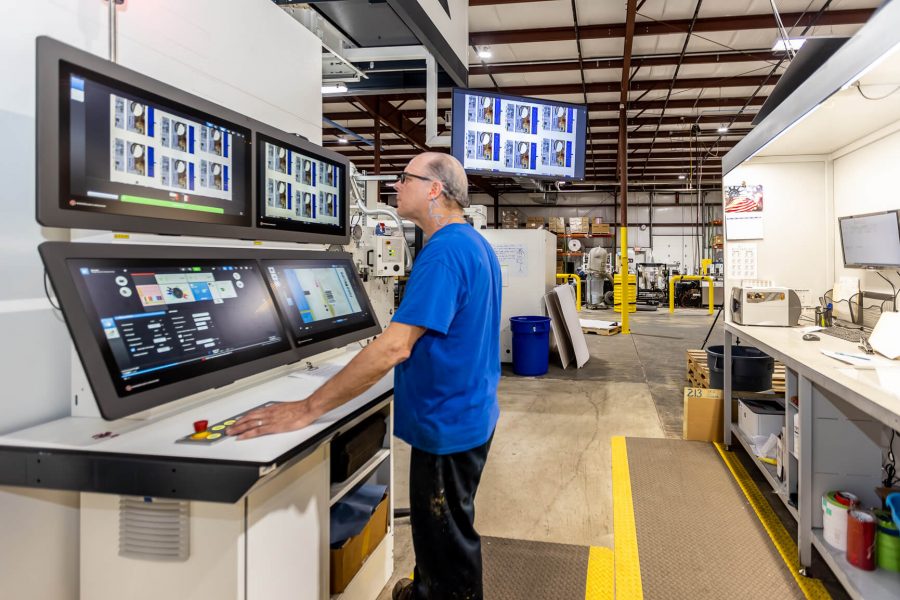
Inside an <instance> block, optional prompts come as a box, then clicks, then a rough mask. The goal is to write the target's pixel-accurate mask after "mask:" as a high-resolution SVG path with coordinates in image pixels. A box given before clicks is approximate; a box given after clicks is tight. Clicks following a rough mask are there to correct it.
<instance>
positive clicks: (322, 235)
mask: <svg viewBox="0 0 900 600" xmlns="http://www.w3.org/2000/svg"><path fill="white" fill-rule="evenodd" d="M256 166H257V173H256V185H257V194H256V196H257V204H258V206H257V224H258V226H259V227H260V228H271V229H281V230H285V231H297V232H303V233H305V234H308V235H309V239H310V241H322V242H326V243H327V242H337V243H341V242H342V241H346V240H340V239H335V236H337V237H338V238H341V237H342V236H344V235H345V234H346V231H347V219H348V216H349V204H348V192H349V187H348V177H349V171H350V163H349V161H348V160H347V159H346V158H345V157H343V156H341V155H340V154H338V153H336V152H330V151H328V150H325V149H324V148H320V147H318V146H315V145H313V144H311V143H309V142H306V141H305V140H302V139H301V138H299V137H297V136H287V135H284V134H280V135H267V134H265V133H262V132H258V133H257V134H256Z"/></svg>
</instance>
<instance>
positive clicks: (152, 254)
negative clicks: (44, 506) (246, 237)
mask: <svg viewBox="0 0 900 600" xmlns="http://www.w3.org/2000/svg"><path fill="white" fill-rule="evenodd" d="M113 249H114V250H115V257H116V258H121V259H124V260H131V259H142V260H184V261H188V262H189V261H194V260H217V261H222V260H225V261H227V260H254V261H256V263H257V265H258V268H259V269H260V275H261V276H262V278H263V280H264V281H265V283H266V292H267V293H268V294H269V295H270V297H271V299H272V304H273V307H274V309H275V311H276V314H277V315H278V319H279V324H280V325H281V328H282V330H283V334H284V337H285V339H286V340H287V341H288V343H289V348H288V349H287V350H284V351H281V352H278V353H275V354H272V355H270V356H266V357H262V358H257V359H254V360H250V361H247V362H245V363H241V364H237V365H233V366H229V367H226V368H224V369H220V370H218V371H214V372H211V373H203V374H201V375H198V376H196V377H192V378H189V379H185V380H182V381H178V382H174V383H170V384H167V385H164V386H160V387H157V388H153V389H149V390H147V391H143V392H137V393H133V394H131V395H128V396H124V397H123V396H119V394H118V392H117V390H116V386H115V383H114V382H113V380H112V377H113V374H112V373H111V372H110V370H109V368H108V366H107V363H106V360H105V358H104V355H103V350H102V348H101V347H100V344H99V342H98V340H97V338H96V336H95V333H94V327H93V325H92V323H91V322H90V319H89V316H88V315H89V313H88V311H87V310H86V308H85V306H84V304H83V302H82V298H81V295H80V294H79V293H78V289H77V286H76V283H75V281H74V279H73V275H72V273H71V272H70V270H69V268H68V264H67V262H68V261H69V260H70V259H108V258H109V256H110V252H111V250H113ZM38 252H39V253H40V256H41V259H42V261H43V263H44V267H45V269H46V271H47V274H48V276H49V278H50V282H51V283H52V285H53V290H54V292H55V295H56V297H57V299H58V301H59V306H60V309H61V311H62V313H63V316H64V317H65V322H66V327H67V328H68V330H69V334H70V337H71V339H72V343H73V345H74V346H75V350H76V352H77V354H78V356H79V359H80V361H81V364H82V366H83V368H84V373H85V375H86V377H87V380H88V383H89V385H90V387H91V391H92V392H93V394H94V398H95V400H96V402H97V408H98V409H99V412H100V415H101V416H102V417H103V418H104V419H106V420H109V421H112V420H115V419H120V418H123V417H127V416H130V415H133V414H135V413H139V412H143V411H146V410H149V409H151V408H155V407H158V406H161V405H164V404H168V403H169V402H174V401H176V400H180V399H182V398H185V397H188V396H191V395H193V394H197V393H200V392H205V391H208V390H211V389H213V388H221V387H224V386H227V385H229V384H231V383H233V382H235V381H237V380H239V379H243V378H245V377H250V376H252V375H257V374H260V373H263V372H265V371H268V370H271V369H274V368H276V367H281V366H284V365H289V364H291V363H294V362H297V361H299V360H302V359H304V358H308V357H310V356H313V355H315V354H319V353H321V352H325V351H327V350H331V349H334V348H340V347H343V346H345V345H347V344H350V343H353V342H356V341H360V340H363V339H365V338H368V337H371V336H373V335H377V334H379V333H381V327H380V326H378V325H376V326H375V327H367V328H365V329H360V330H357V331H353V332H350V333H346V334H342V335H340V336H337V337H334V338H329V339H325V340H321V341H318V342H316V343H314V344H309V345H305V346H301V347H297V346H296V345H295V344H294V339H293V338H294V336H293V333H292V332H291V330H290V329H289V327H288V326H287V325H286V324H285V320H284V317H283V315H282V314H281V312H280V310H279V303H278V300H277V299H276V297H275V296H274V295H273V294H272V290H271V288H270V286H269V283H268V278H267V277H266V276H265V273H264V272H263V268H264V267H263V263H262V261H263V260H286V259H304V258H308V259H321V258H322V257H323V256H325V255H327V256H329V257H332V258H333V259H335V260H346V261H348V263H349V264H350V265H352V264H353V258H352V255H350V254H349V253H346V252H324V251H316V250H275V249H265V248H212V247H193V246H191V247H187V246H144V245H136V244H124V243H123V244H115V245H110V244H92V243H73V242H44V243H43V244H41V245H40V246H39V247H38ZM352 272H353V273H354V276H355V277H357V278H358V275H357V274H356V269H352ZM366 302H367V303H368V302H369V300H368V296H366ZM368 306H369V307H370V308H371V303H369V304H368ZM373 314H374V313H373ZM375 322H376V324H377V318H376V319H375Z"/></svg>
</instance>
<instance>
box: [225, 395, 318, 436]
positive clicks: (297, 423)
mask: <svg viewBox="0 0 900 600" xmlns="http://www.w3.org/2000/svg"><path fill="white" fill-rule="evenodd" d="M319 416H320V415H317V414H315V413H314V412H313V410H312V408H311V406H310V404H309V401H308V400H298V401H296V402H282V403H279V404H273V405H272V406H267V407H265V408H258V409H256V410H252V411H250V412H248V413H247V414H245V415H244V416H242V417H241V418H240V419H238V422H237V423H235V424H234V425H232V426H231V427H229V428H228V429H226V430H225V433H227V434H228V435H231V436H238V439H239V440H249V439H250V438H255V437H259V436H261V435H268V434H270V433H284V432H285V431H295V430H297V429H302V428H303V427H306V426H307V425H309V424H311V423H313V422H314V421H315V420H316V419H318V418H319Z"/></svg>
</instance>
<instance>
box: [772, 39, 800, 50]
mask: <svg viewBox="0 0 900 600" xmlns="http://www.w3.org/2000/svg"><path fill="white" fill-rule="evenodd" d="M804 43H806V38H788V40H787V45H785V41H784V40H783V39H782V38H778V39H777V40H776V41H775V45H774V46H772V52H787V49H788V48H790V49H791V50H793V51H794V52H796V51H797V50H799V49H800V46H802V45H803V44H804Z"/></svg>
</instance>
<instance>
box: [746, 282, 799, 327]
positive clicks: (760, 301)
mask: <svg viewBox="0 0 900 600" xmlns="http://www.w3.org/2000/svg"><path fill="white" fill-rule="evenodd" d="M802 308H803V307H802V305H801V303H800V296H798V295H797V292H795V291H794V290H792V289H789V288H784V287H733V288H731V318H732V320H733V321H734V322H735V323H737V324H738V325H769V326H774V327H791V326H793V325H796V324H797V322H798V321H799V320H800V312H801V311H802Z"/></svg>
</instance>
